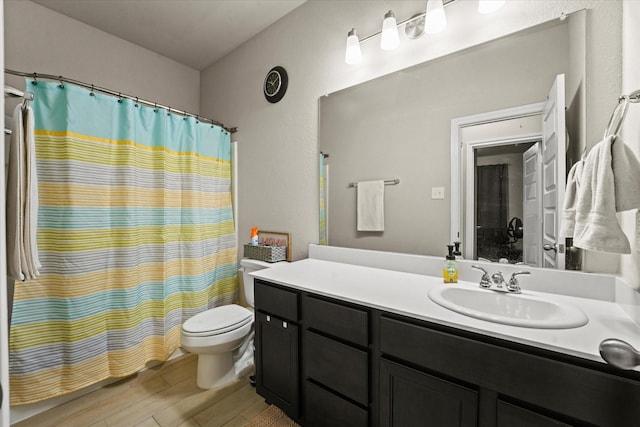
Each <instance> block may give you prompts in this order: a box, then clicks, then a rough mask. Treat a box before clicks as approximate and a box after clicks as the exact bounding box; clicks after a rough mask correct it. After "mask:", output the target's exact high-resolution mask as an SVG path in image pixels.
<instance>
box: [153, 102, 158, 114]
mask: <svg viewBox="0 0 640 427" xmlns="http://www.w3.org/2000/svg"><path fill="white" fill-rule="evenodd" d="M153 112H154V113H157V112H158V103H157V102H154V103H153Z"/></svg>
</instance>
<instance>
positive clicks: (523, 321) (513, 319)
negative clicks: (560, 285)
mask: <svg viewBox="0 0 640 427" xmlns="http://www.w3.org/2000/svg"><path fill="white" fill-rule="evenodd" d="M429 298H430V299H431V300H432V301H433V302H435V303H437V304H439V305H441V306H442V307H445V308H448V309H449V310H453V311H455V312H458V313H460V314H464V315H466V316H470V317H475V318H476V319H482V320H487V321H489V322H495V323H503V324H505V325H512V326H522V327H525V328H544V329H568V328H577V327H580V326H583V325H585V324H586V323H587V322H588V321H589V319H588V318H587V316H586V315H585V314H584V313H583V312H582V310H580V309H579V308H578V307H575V306H573V305H569V304H565V303H561V302H557V301H552V300H549V299H544V298H541V297H537V296H534V295H527V294H508V293H503V292H496V291H491V290H487V289H480V288H478V289H469V288H461V287H456V286H450V285H447V286H438V287H435V288H432V289H431V290H429Z"/></svg>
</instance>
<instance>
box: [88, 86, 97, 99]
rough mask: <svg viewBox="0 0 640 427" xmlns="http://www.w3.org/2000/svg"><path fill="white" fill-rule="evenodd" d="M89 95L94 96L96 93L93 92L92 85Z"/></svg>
mask: <svg viewBox="0 0 640 427" xmlns="http://www.w3.org/2000/svg"><path fill="white" fill-rule="evenodd" d="M89 96H96V94H95V93H93V85H91V91H90V92H89Z"/></svg>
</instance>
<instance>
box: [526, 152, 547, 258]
mask: <svg viewBox="0 0 640 427" xmlns="http://www.w3.org/2000/svg"><path fill="white" fill-rule="evenodd" d="M539 147H540V143H537V144H534V145H532V146H531V148H529V149H528V150H527V151H525V152H524V153H523V154H522V165H523V167H522V204H523V206H522V212H523V219H524V220H523V223H524V230H523V236H522V261H523V262H524V263H525V264H526V265H530V266H532V267H541V266H542V251H543V250H542V218H541V217H542V197H541V192H540V168H539V165H538V164H539V156H538V151H539Z"/></svg>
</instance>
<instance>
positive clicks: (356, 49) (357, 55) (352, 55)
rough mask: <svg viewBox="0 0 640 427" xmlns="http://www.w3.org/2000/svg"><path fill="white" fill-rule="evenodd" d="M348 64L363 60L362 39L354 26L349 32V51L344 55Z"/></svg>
mask: <svg viewBox="0 0 640 427" xmlns="http://www.w3.org/2000/svg"><path fill="white" fill-rule="evenodd" d="M344 61H345V62H346V63H347V64H359V63H360V62H361V61H362V52H361V51H360V40H358V34H356V29H355V28H352V29H351V31H349V33H348V34H347V51H346V54H345V57H344Z"/></svg>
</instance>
